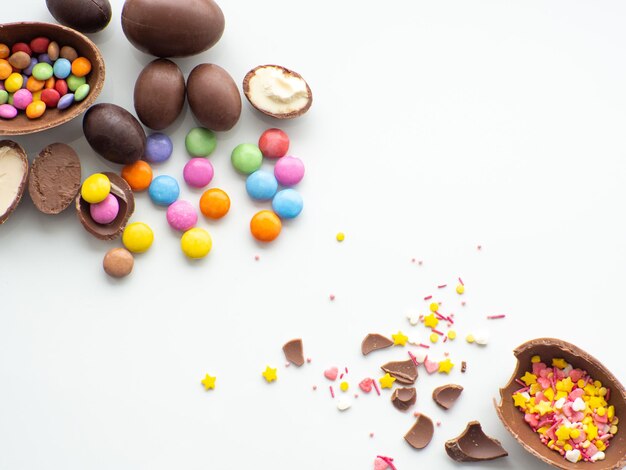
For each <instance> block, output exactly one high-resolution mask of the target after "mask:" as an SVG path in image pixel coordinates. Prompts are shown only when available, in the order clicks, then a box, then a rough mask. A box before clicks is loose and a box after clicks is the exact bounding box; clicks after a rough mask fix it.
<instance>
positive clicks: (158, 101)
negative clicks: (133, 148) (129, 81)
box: [135, 59, 185, 131]
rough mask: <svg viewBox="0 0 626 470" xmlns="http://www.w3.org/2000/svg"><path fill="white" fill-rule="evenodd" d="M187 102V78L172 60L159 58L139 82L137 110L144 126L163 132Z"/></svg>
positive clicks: (145, 69) (144, 71) (145, 71)
mask: <svg viewBox="0 0 626 470" xmlns="http://www.w3.org/2000/svg"><path fill="white" fill-rule="evenodd" d="M184 105H185V77H184V76H183V73H182V72H181V71H180V69H179V68H178V65H176V64H175V63H174V62H172V61H171V60H167V59H157V60H155V61H153V62H151V63H149V64H148V65H146V67H145V68H144V69H143V71H142V72H141V74H139V77H138V78H137V81H136V82H135V112H136V113H137V117H138V118H139V120H140V121H141V122H143V123H144V125H146V126H148V127H149V128H151V129H155V130H157V131H160V130H162V129H165V128H166V127H168V126H169V125H171V124H172V123H173V122H174V121H175V120H176V118H177V117H178V116H179V115H180V112H181V111H182V110H183V106H184Z"/></svg>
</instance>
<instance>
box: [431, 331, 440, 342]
mask: <svg viewBox="0 0 626 470" xmlns="http://www.w3.org/2000/svg"><path fill="white" fill-rule="evenodd" d="M429 339H430V342H431V343H436V342H437V341H439V335H438V334H437V333H431V334H430V336H429Z"/></svg>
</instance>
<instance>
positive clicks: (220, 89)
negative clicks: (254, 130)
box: [187, 64, 241, 131]
mask: <svg viewBox="0 0 626 470" xmlns="http://www.w3.org/2000/svg"><path fill="white" fill-rule="evenodd" d="M187 100H188V101H189V107H190V108H191V112H192V113H193V114H194V116H195V117H196V119H197V120H198V122H199V123H200V124H202V126H204V127H206V128H207V129H211V130H212V131H227V130H230V129H232V128H233V127H234V126H235V124H237V122H238V121H239V117H240V116H241V96H240V94H239V89H238V88H237V85H236V84H235V82H234V81H233V79H232V77H231V76H230V75H229V74H228V72H227V71H226V70H224V69H223V68H222V67H220V66H219V65H215V64H200V65H198V66H197V67H196V68H194V69H193V70H192V71H191V73H190V74H189V78H188V79H187Z"/></svg>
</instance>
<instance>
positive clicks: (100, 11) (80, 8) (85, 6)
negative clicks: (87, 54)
mask: <svg viewBox="0 0 626 470" xmlns="http://www.w3.org/2000/svg"><path fill="white" fill-rule="evenodd" d="M46 5H47V7H48V10H49V11H50V14H51V15H52V16H54V19H56V20H57V21H58V22H59V23H61V24H62V25H65V26H69V27H70V28H73V29H76V30H78V31H80V32H81V33H96V32H98V31H101V30H103V29H104V28H106V27H107V25H108V24H109V22H110V21H111V4H110V3H109V0H46Z"/></svg>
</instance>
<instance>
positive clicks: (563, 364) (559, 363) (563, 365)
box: [552, 358, 567, 369]
mask: <svg viewBox="0 0 626 470" xmlns="http://www.w3.org/2000/svg"><path fill="white" fill-rule="evenodd" d="M552 365H553V366H554V367H558V368H559V369H565V368H566V367H567V362H565V359H557V358H554V359H552Z"/></svg>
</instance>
